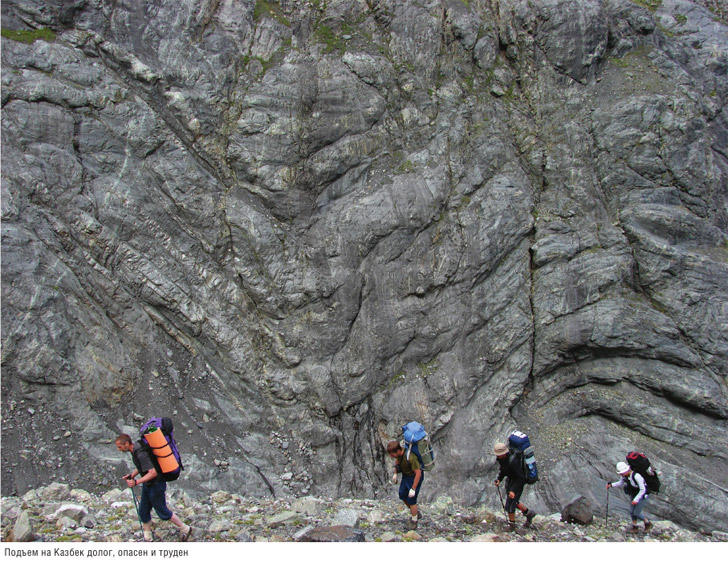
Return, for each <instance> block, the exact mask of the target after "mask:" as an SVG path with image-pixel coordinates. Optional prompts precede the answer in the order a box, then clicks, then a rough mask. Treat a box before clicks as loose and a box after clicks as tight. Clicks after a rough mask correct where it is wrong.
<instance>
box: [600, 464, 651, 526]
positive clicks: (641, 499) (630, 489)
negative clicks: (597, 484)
mask: <svg viewBox="0 0 728 563" xmlns="http://www.w3.org/2000/svg"><path fill="white" fill-rule="evenodd" d="M617 473H619V475H620V477H621V478H620V479H619V481H615V482H614V483H607V489H609V488H611V487H617V488H620V489H621V488H624V492H625V493H626V494H627V496H628V497H630V498H631V499H632V502H631V504H630V507H629V515H630V516H631V518H632V528H631V529H630V530H629V533H630V534H636V533H637V532H638V531H639V528H638V525H637V522H638V520H642V521H643V522H644V524H645V533H647V532H649V531H650V529H652V522H650V521H649V520H648V519H647V517H646V516H645V515H643V514H642V509H643V508H644V507H645V503H646V502H647V498H648V494H647V483H645V479H644V477H642V475H640V474H639V473H637V472H636V471H632V468H631V467H630V466H629V465H627V464H626V463H625V462H623V461H620V462H619V463H618V464H617Z"/></svg>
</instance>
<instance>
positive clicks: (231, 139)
mask: <svg viewBox="0 0 728 563" xmlns="http://www.w3.org/2000/svg"><path fill="white" fill-rule="evenodd" d="M706 4H707V5H709V6H710V5H713V7H714V8H716V9H719V6H717V4H716V3H715V2H707V3H706ZM721 16H722V14H721V12H719V11H718V12H716V13H712V12H710V11H709V10H708V9H706V8H704V7H702V6H700V5H699V4H696V3H693V2H689V1H686V0H663V1H662V2H660V1H659V0H649V1H639V2H631V1H628V0H603V1H601V0H598V1H579V0H544V1H542V2H529V1H527V0H500V1H499V0H471V1H469V2H462V1H458V0H422V1H420V0H409V1H404V0H358V1H352V0H330V1H326V2H324V1H321V2H319V1H310V2H304V1H297V0H280V1H279V2H274V1H272V0H258V1H257V2H255V1H253V0H176V1H172V0H156V1H154V2H131V1H105V0H76V1H73V2H69V1H60V0H48V1H45V2H37V1H34V0H8V1H5V2H3V4H2V26H3V39H2V65H3V72H2V325H3V331H2V349H3V352H2V407H3V411H2V412H3V420H2V439H3V450H2V462H3V463H2V470H3V479H2V492H3V494H13V493H16V494H23V493H24V492H26V491H27V490H29V489H31V488H35V487H36V486H38V485H39V484H44V483H45V484H47V483H50V482H52V481H54V480H55V481H57V480H59V479H65V481H66V482H68V483H69V484H72V485H74V486H82V487H86V488H90V489H94V488H95V489H104V488H107V487H108V486H110V485H114V486H116V485H118V481H117V479H118V477H120V476H121V475H122V474H123V473H125V472H126V463H127V460H123V461H122V459H121V456H120V454H118V452H116V450H115V448H114V445H113V438H114V437H115V436H116V434H118V433H119V432H121V431H126V432H129V433H131V434H135V433H136V428H138V426H139V424H140V422H142V421H143V419H145V418H147V417H149V416H153V415H167V416H172V417H173V418H174V420H175V422H176V437H177V439H178V442H179V445H180V448H181V449H182V451H183V453H184V456H185V465H186V470H185V475H186V477H185V478H183V479H182V480H181V482H180V483H181V485H182V486H183V487H184V488H185V489H186V490H188V491H191V492H194V491H195V490H197V491H198V492H204V491H214V490H218V489H224V490H229V491H231V492H238V491H244V493H245V495H246V496H255V495H268V496H271V495H273V496H281V495H305V494H319V495H330V496H352V495H353V496H371V497H377V495H381V494H391V490H390V491H388V490H387V488H386V487H385V483H386V479H387V470H386V468H387V467H388V465H389V460H388V458H387V456H386V454H385V452H384V449H383V447H382V444H384V443H385V442H386V441H388V440H389V439H392V438H396V437H397V433H398V429H399V427H400V426H401V425H402V424H403V423H405V422H407V421H409V420H411V419H417V420H420V421H422V422H424V423H425V425H426V426H427V428H428V430H429V431H430V433H431V436H432V438H433V439H434V443H435V447H436V451H437V456H438V459H437V468H436V470H435V471H434V472H432V473H431V474H428V475H427V482H426V485H425V487H424V488H423V495H424V496H425V500H427V499H428V498H429V499H430V500H431V499H434V498H436V497H437V496H440V495H444V494H446V495H449V496H451V497H452V498H453V499H454V500H455V502H457V503H462V504H465V505H470V504H475V503H481V502H482V503H485V504H489V505H492V506H493V507H497V506H498V504H497V503H498V500H497V497H496V496H495V495H494V492H493V487H492V485H491V482H492V480H493V478H494V477H495V468H494V458H493V455H492V453H491V449H492V444H493V443H494V442H495V441H497V440H502V439H503V438H504V436H505V435H506V433H507V431H508V430H509V429H512V428H515V427H518V428H520V429H522V430H525V431H527V432H528V433H529V434H531V436H532V441H533V442H534V443H535V445H536V448H537V455H538V461H539V463H540V470H541V473H542V478H541V481H539V483H538V484H537V485H535V486H533V487H530V488H529V491H528V493H527V495H526V497H525V499H526V500H527V501H528V502H529V503H531V505H532V506H534V507H535V508H536V509H537V510H543V511H545V512H550V511H553V510H556V509H557V508H558V507H559V506H561V505H562V504H563V503H564V502H565V501H567V500H568V499H569V498H570V497H572V496H573V495H574V493H575V492H578V493H580V494H584V495H585V496H586V497H587V498H589V499H591V500H592V503H593V504H594V505H595V506H599V505H600V504H603V502H604V500H605V498H604V496H605V491H604V480H605V479H610V480H611V479H612V478H613V476H614V470H613V467H614V463H616V462H617V461H619V460H621V459H623V456H624V454H625V453H626V452H627V451H629V450H630V449H635V448H636V449H640V450H641V451H644V452H646V453H647V454H648V455H649V456H650V458H652V459H653V460H654V461H655V464H656V465H658V466H659V469H660V470H661V471H662V472H663V483H664V485H663V486H664V492H663V494H661V495H659V496H658V497H655V498H654V499H653V500H652V501H651V503H650V511H651V512H653V513H654V514H656V515H657V516H659V517H662V518H669V519H670V520H673V521H675V522H678V523H681V524H683V525H686V526H689V527H692V528H701V527H703V528H705V529H709V530H713V529H716V526H717V527H718V529H721V526H722V525H724V523H725V522H726V521H728V471H726V467H727V466H728V451H726V448H725V444H726V443H728V388H727V386H726V378H728V111H727V110H726V101H727V100H728V26H726V23H725V20H724V19H722V18H721Z"/></svg>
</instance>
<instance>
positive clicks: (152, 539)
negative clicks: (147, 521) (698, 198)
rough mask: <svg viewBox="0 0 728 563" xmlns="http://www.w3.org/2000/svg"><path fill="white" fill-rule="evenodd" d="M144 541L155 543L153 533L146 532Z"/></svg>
mask: <svg viewBox="0 0 728 563" xmlns="http://www.w3.org/2000/svg"><path fill="white" fill-rule="evenodd" d="M144 541H154V537H153V536H152V532H151V531H147V530H144Z"/></svg>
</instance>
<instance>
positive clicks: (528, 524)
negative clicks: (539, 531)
mask: <svg viewBox="0 0 728 563" xmlns="http://www.w3.org/2000/svg"><path fill="white" fill-rule="evenodd" d="M535 516H536V513H535V512H534V511H533V510H529V511H528V512H526V528H530V527H531V522H533V519H534V517H535Z"/></svg>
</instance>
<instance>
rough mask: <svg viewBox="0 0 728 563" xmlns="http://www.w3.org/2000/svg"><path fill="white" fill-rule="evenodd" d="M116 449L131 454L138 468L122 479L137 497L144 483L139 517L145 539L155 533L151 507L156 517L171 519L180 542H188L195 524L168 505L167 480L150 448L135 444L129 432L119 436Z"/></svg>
mask: <svg viewBox="0 0 728 563" xmlns="http://www.w3.org/2000/svg"><path fill="white" fill-rule="evenodd" d="M116 449H118V450H119V451H120V452H128V453H130V454H131V458H132V461H133V462H134V466H135V467H136V469H135V470H134V471H132V472H131V473H129V474H127V475H124V477H123V479H124V481H126V484H127V485H128V486H129V487H130V488H131V489H132V494H133V495H134V500H135V501H136V494H135V493H134V489H133V488H134V487H136V486H137V485H142V494H141V500H140V501H139V506H138V509H137V510H138V515H139V520H140V522H141V523H142V531H143V534H144V541H153V540H154V538H153V536H152V508H154V511H155V512H156V513H157V516H159V518H160V519H161V520H163V521H165V522H166V521H170V522H172V524H174V525H175V526H177V527H178V528H179V534H180V541H187V539H188V538H189V537H190V534H191V533H192V526H188V525H187V524H185V523H184V522H182V520H180V519H179V517H178V516H177V515H176V514H174V513H173V512H172V511H171V510H170V509H169V508H168V507H167V501H166V499H165V493H166V490H167V482H166V481H165V480H164V479H162V477H161V475H159V474H158V472H157V470H156V468H155V467H154V463H153V462H152V458H151V455H153V454H151V455H150V453H149V451H148V449H147V448H145V447H144V445H143V444H142V443H141V441H140V442H137V443H134V442H133V441H132V439H131V437H130V436H129V435H128V434H120V435H119V436H118V437H117V438H116Z"/></svg>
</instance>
